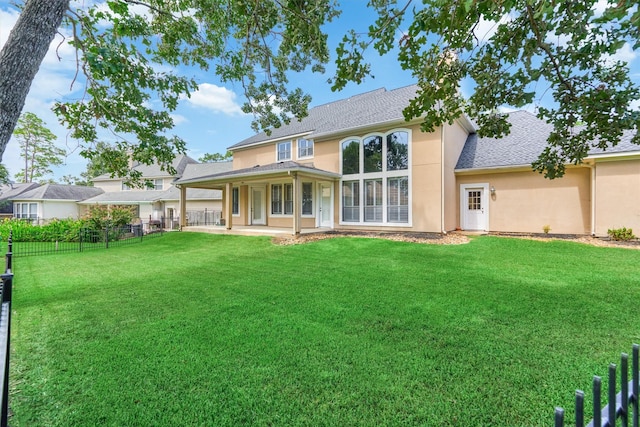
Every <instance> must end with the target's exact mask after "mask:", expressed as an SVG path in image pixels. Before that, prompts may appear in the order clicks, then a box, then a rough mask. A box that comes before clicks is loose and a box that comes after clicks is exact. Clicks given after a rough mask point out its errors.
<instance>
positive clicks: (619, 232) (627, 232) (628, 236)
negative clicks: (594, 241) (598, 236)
mask: <svg viewBox="0 0 640 427" xmlns="http://www.w3.org/2000/svg"><path fill="white" fill-rule="evenodd" d="M607 234H608V235H609V237H611V238H612V239H613V240H621V241H625V242H626V241H628V240H632V239H635V238H636V236H634V235H633V230H632V229H630V228H626V227H622V228H613V229H609V230H607Z"/></svg>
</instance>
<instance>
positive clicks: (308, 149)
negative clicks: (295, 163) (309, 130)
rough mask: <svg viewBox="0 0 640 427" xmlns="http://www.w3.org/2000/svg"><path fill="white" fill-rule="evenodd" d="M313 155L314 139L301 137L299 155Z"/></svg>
mask: <svg viewBox="0 0 640 427" xmlns="http://www.w3.org/2000/svg"><path fill="white" fill-rule="evenodd" d="M311 156H313V140H312V139H299V140H298V157H311Z"/></svg>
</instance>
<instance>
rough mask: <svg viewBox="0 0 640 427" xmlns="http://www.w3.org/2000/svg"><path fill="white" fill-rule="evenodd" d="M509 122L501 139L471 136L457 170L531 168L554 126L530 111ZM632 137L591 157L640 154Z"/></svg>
mask: <svg viewBox="0 0 640 427" xmlns="http://www.w3.org/2000/svg"><path fill="white" fill-rule="evenodd" d="M509 122H511V124H512V125H511V132H510V133H509V135H506V136H504V137H502V138H489V137H479V136H478V134H477V133H473V134H470V135H469V136H468V137H467V141H466V143H465V146H464V148H463V150H462V153H461V154H460V157H459V158H458V163H457V165H456V170H469V169H492V168H501V167H518V166H529V165H531V163H533V162H534V161H535V160H536V159H537V158H538V156H539V155H540V153H542V151H543V150H544V148H545V147H546V146H547V138H548V137H549V134H550V133H551V131H552V130H553V126H552V125H551V124H549V123H546V122H545V121H543V120H541V119H539V118H538V117H536V116H535V115H534V114H532V113H529V112H527V111H516V112H513V113H509ZM633 134H634V132H633V131H627V132H625V133H624V134H623V136H622V138H621V140H620V142H619V143H618V144H617V145H616V146H615V147H611V148H609V149H607V151H606V152H604V151H603V150H600V149H593V150H591V151H590V152H589V155H597V154H602V153H617V154H619V153H626V152H638V151H640V146H638V145H636V144H632V143H631V138H632V137H633Z"/></svg>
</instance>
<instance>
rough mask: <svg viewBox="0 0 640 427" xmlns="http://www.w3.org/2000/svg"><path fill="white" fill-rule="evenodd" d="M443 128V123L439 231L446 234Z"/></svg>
mask: <svg viewBox="0 0 640 427" xmlns="http://www.w3.org/2000/svg"><path fill="white" fill-rule="evenodd" d="M444 128H445V124H443V125H442V126H441V130H440V232H441V233H442V234H447V230H445V227H444Z"/></svg>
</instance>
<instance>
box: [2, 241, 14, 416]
mask: <svg viewBox="0 0 640 427" xmlns="http://www.w3.org/2000/svg"><path fill="white" fill-rule="evenodd" d="M8 243H9V245H8V248H7V255H6V270H5V272H4V274H2V305H1V307H2V309H1V311H0V318H1V319H2V321H3V322H0V326H1V327H2V329H3V331H2V332H3V333H2V337H1V340H0V341H2V351H3V352H4V360H2V361H1V363H2V364H3V365H4V366H3V369H2V399H1V402H0V405H1V406H2V408H0V426H1V427H7V424H8V422H9V357H10V355H11V351H10V343H11V294H12V288H13V273H12V270H11V258H12V256H13V231H10V232H9V241H8ZM5 333H6V334H5Z"/></svg>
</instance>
